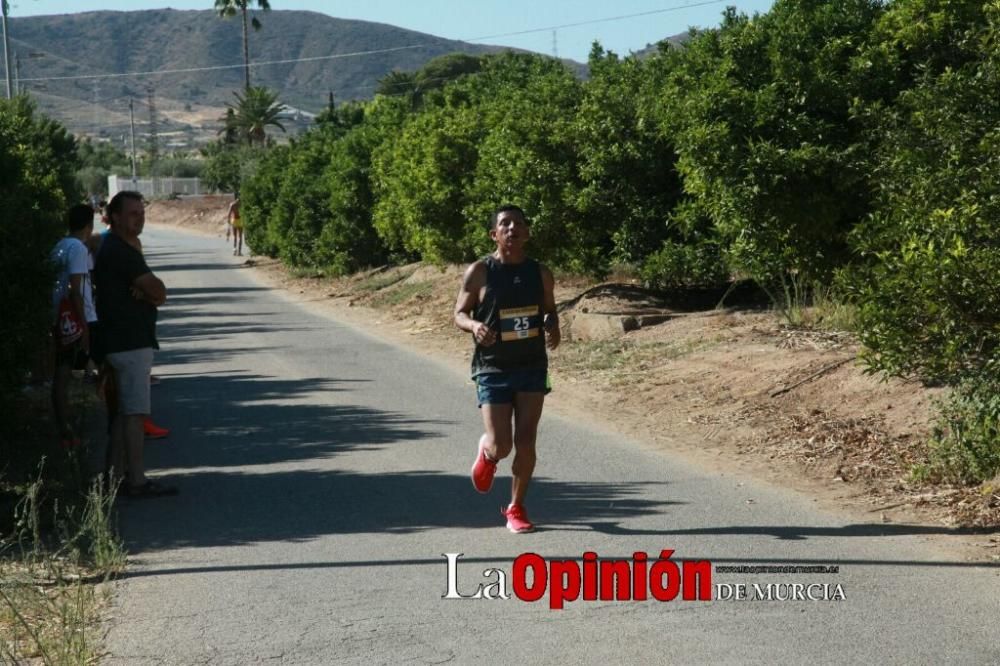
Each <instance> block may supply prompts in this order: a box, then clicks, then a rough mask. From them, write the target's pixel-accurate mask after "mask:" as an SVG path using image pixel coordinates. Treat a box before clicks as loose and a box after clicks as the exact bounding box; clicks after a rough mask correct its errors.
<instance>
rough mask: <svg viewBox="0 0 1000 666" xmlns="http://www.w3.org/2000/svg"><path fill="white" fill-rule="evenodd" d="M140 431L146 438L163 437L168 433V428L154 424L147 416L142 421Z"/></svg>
mask: <svg viewBox="0 0 1000 666" xmlns="http://www.w3.org/2000/svg"><path fill="white" fill-rule="evenodd" d="M142 432H143V434H144V435H146V439H163V438H164V437H166V436H167V435H169V434H170V431H169V430H167V429H166V428H161V427H160V426H158V425H156V424H155V423H153V419H151V418H149V417H148V416H147V417H146V420H145V421H143V422H142Z"/></svg>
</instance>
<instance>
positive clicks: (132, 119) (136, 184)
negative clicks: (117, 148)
mask: <svg viewBox="0 0 1000 666" xmlns="http://www.w3.org/2000/svg"><path fill="white" fill-rule="evenodd" d="M128 122H129V127H130V128H131V133H132V134H131V136H132V190H133V191H134V190H137V189H138V188H139V182H138V178H136V175H135V113H134V111H133V109H132V98H131V97H129V98H128Z"/></svg>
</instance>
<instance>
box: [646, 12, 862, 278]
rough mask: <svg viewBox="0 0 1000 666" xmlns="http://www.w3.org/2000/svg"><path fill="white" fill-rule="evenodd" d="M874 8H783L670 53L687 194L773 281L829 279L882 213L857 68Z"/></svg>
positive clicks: (665, 125)
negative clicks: (873, 202) (872, 197)
mask: <svg viewBox="0 0 1000 666" xmlns="http://www.w3.org/2000/svg"><path fill="white" fill-rule="evenodd" d="M881 11H882V3H880V2H875V1H874V0H850V1H849V2H842V1H839V0H838V1H836V2H835V1H833V0H822V1H816V2H797V1H792V0H778V1H777V2H776V3H775V4H774V6H773V8H772V9H771V11H770V12H768V13H766V14H763V15H759V16H754V17H752V18H751V17H748V16H746V15H740V14H737V13H736V12H735V10H727V12H726V14H725V18H724V21H723V24H722V26H721V28H720V29H719V30H716V31H710V32H703V33H699V34H697V35H693V36H692V38H691V40H690V41H689V42H688V43H687V45H686V47H685V48H683V49H681V50H680V51H676V52H673V51H672V52H670V53H668V54H665V55H664V56H663V61H664V62H663V66H664V67H666V68H667V73H666V76H665V82H666V83H665V90H664V92H663V93H662V94H661V97H660V98H661V100H662V104H661V105H660V110H659V113H658V115H659V122H660V126H661V128H662V131H663V132H664V134H665V137H666V138H667V139H669V140H670V141H672V142H673V144H674V145H675V146H676V150H677V152H678V154H679V160H678V163H677V167H678V170H679V171H680V173H681V175H682V177H683V183H684V191H685V192H686V193H687V194H688V195H690V196H691V197H692V198H694V199H695V200H697V201H698V203H699V205H700V206H702V207H703V209H704V211H705V212H706V213H707V214H708V216H709V218H710V219H711V220H712V223H713V224H714V225H715V227H716V229H717V231H718V234H719V237H720V238H721V239H722V241H723V242H724V244H725V245H724V247H725V250H726V253H727V254H728V255H729V256H730V257H731V259H732V261H733V262H734V263H735V266H734V267H735V268H738V269H740V270H742V271H744V272H746V273H749V274H750V275H752V276H754V277H755V278H756V279H758V280H760V281H763V282H780V279H781V277H782V276H783V275H784V274H787V273H792V272H794V273H797V274H799V275H800V276H802V278H803V279H805V280H807V281H812V280H814V279H821V280H826V279H827V278H828V277H829V276H830V274H831V272H832V271H833V270H834V269H835V268H837V267H838V266H840V265H842V264H843V263H845V262H846V261H847V260H848V259H849V255H848V251H847V250H848V247H847V242H846V237H847V234H848V232H849V231H850V230H851V229H852V228H853V227H854V226H855V225H856V224H857V223H858V222H859V221H860V220H862V219H863V218H864V216H865V215H866V214H867V213H868V212H869V210H870V201H869V186H868V180H867V178H868V171H867V168H866V164H865V161H864V157H865V153H864V151H863V147H864V142H865V140H866V137H865V136H864V135H863V133H862V131H861V130H862V128H861V127H860V126H859V125H858V124H857V123H852V122H851V110H852V105H853V102H854V99H855V98H856V97H857V96H858V95H859V94H861V92H860V91H858V90H857V86H856V84H855V77H854V74H853V69H852V68H853V67H854V65H855V58H856V56H857V54H858V52H859V49H860V47H861V45H862V44H864V42H865V38H866V35H867V34H868V33H869V32H870V31H871V29H872V27H873V25H874V22H875V20H876V19H877V18H878V16H879V15H880V13H881Z"/></svg>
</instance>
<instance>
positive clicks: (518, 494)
mask: <svg viewBox="0 0 1000 666" xmlns="http://www.w3.org/2000/svg"><path fill="white" fill-rule="evenodd" d="M544 403H545V394H544V393H515V394H514V463H513V465H511V473H512V474H513V477H514V479H513V482H512V483H511V488H510V501H511V504H523V503H524V496H525V494H526V493H527V492H528V483H529V482H530V481H531V475H532V474H533V473H534V472H535V460H536V455H535V439H536V438H537V436H538V422H539V420H541V418H542V406H543V405H544ZM508 423H509V421H508Z"/></svg>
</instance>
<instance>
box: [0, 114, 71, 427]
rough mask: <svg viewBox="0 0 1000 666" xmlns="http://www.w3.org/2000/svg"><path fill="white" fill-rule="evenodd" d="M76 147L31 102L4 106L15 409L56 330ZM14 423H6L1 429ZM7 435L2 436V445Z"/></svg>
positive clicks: (6, 348)
mask: <svg viewBox="0 0 1000 666" xmlns="http://www.w3.org/2000/svg"><path fill="white" fill-rule="evenodd" d="M77 164H78V163H77V161H76V142H75V141H74V140H73V137H72V136H70V135H69V133H67V132H66V130H65V129H64V128H63V127H62V126H61V125H59V124H58V123H55V122H53V121H51V120H48V119H46V118H44V117H41V116H39V115H38V114H37V113H36V111H35V108H34V105H33V104H32V103H31V102H30V101H29V100H28V99H27V98H25V97H16V98H14V99H13V100H0V201H3V206H4V218H3V221H2V224H3V225H4V227H5V230H6V232H7V237H8V239H9V240H10V241H11V242H7V243H3V244H2V245H0V312H3V318H2V322H3V323H2V325H0V402H2V403H3V404H6V405H12V404H13V400H14V396H16V395H17V393H18V391H19V389H20V387H21V384H22V382H23V381H24V378H25V373H26V371H27V370H28V369H29V368H30V367H31V366H32V365H33V364H34V363H36V361H37V359H38V358H39V357H40V356H41V354H42V353H43V350H44V349H45V348H46V345H47V341H48V335H49V326H50V325H51V318H52V315H51V312H50V308H51V301H50V299H51V295H50V294H51V292H50V289H51V284H52V277H53V274H52V268H51V266H50V265H49V260H48V256H49V251H50V250H51V249H52V246H53V245H54V244H55V242H56V241H57V240H58V239H59V237H60V236H62V235H63V233H65V222H64V215H65V211H66V209H67V208H68V205H69V204H71V203H74V202H76V201H78V200H80V199H81V198H82V197H81V193H80V192H79V190H78V189H77V186H76V168H77ZM7 425H9V424H8V423H7V419H0V428H4V427H5V426H7ZM5 439H6V436H5V435H4V434H3V433H2V432H0V440H5Z"/></svg>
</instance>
